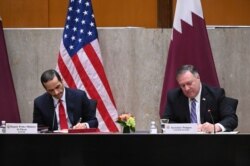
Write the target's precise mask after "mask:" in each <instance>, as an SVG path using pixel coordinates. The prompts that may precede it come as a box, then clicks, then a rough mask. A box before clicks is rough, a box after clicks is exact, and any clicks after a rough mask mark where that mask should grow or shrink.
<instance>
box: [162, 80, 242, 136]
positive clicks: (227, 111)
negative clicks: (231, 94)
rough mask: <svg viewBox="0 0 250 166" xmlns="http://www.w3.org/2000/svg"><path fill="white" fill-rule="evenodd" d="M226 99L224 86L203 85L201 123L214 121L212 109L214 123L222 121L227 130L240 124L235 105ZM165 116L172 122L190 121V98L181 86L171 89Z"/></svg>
mask: <svg viewBox="0 0 250 166" xmlns="http://www.w3.org/2000/svg"><path fill="white" fill-rule="evenodd" d="M224 99H225V91H224V89H222V88H214V87H209V86H207V85H204V84H203V85H202V90H201V100H200V102H201V103H200V118H201V123H205V122H209V123H213V121H212V119H211V115H210V114H209V112H208V110H211V114H212V117H213V119H214V123H220V124H221V125H223V126H224V127H225V129H226V131H232V130H234V129H235V128H236V127H237V126H238V117H237V115H236V114H235V110H233V107H229V106H228V105H227V104H226V102H224ZM163 118H166V119H169V122H170V123H190V111H189V105H188V98H187V97H186V96H185V95H184V94H183V92H182V90H181V89H180V88H177V89H174V90H170V91H169V92H168V97H167V107H166V110H165V112H164V115H163Z"/></svg>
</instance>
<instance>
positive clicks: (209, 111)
mask: <svg viewBox="0 0 250 166" xmlns="http://www.w3.org/2000/svg"><path fill="white" fill-rule="evenodd" d="M208 113H209V115H210V117H211V119H212V122H213V125H214V134H215V133H216V130H215V124H214V118H213V115H212V113H211V110H208Z"/></svg>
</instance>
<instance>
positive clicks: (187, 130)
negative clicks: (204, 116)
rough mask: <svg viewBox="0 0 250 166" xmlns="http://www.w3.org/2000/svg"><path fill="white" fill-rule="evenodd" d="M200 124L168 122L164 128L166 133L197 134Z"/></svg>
mask: <svg viewBox="0 0 250 166" xmlns="http://www.w3.org/2000/svg"><path fill="white" fill-rule="evenodd" d="M197 127H198V125H197V124H195V123H168V124H165V128H164V129H163V133H164V134H196V133H197Z"/></svg>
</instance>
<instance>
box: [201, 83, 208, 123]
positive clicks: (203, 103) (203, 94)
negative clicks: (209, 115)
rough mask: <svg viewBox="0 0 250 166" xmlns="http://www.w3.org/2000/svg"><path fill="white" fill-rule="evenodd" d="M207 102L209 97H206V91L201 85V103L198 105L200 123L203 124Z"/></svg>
mask: <svg viewBox="0 0 250 166" xmlns="http://www.w3.org/2000/svg"><path fill="white" fill-rule="evenodd" d="M208 100H209V97H208V93H207V90H206V88H204V86H203V85H202V91H201V99H200V102H201V105H200V114H201V115H200V116H201V117H200V118H201V123H204V122H205V114H206V112H207V111H208V110H207V102H208Z"/></svg>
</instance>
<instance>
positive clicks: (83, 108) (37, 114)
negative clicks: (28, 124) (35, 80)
mask: <svg viewBox="0 0 250 166" xmlns="http://www.w3.org/2000/svg"><path fill="white" fill-rule="evenodd" d="M65 91H66V96H65V98H66V102H67V112H68V116H69V119H70V122H71V124H72V125H73V126H74V125H76V124H77V122H78V120H79V119H80V117H81V118H82V122H86V123H88V124H89V127H90V128H96V127H98V121H97V118H96V110H91V106H90V100H89V99H88V97H87V95H86V93H85V92H84V91H81V90H74V89H69V88H65ZM56 121H57V119H56V114H55V106H54V102H53V98H52V96H51V95H50V94H49V93H47V92H46V93H44V94H43V95H41V96H39V97H37V98H36V99H35V100H34V110H33V123H38V126H47V127H49V129H50V130H52V129H53V130H57V129H58V126H57V122H56Z"/></svg>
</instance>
